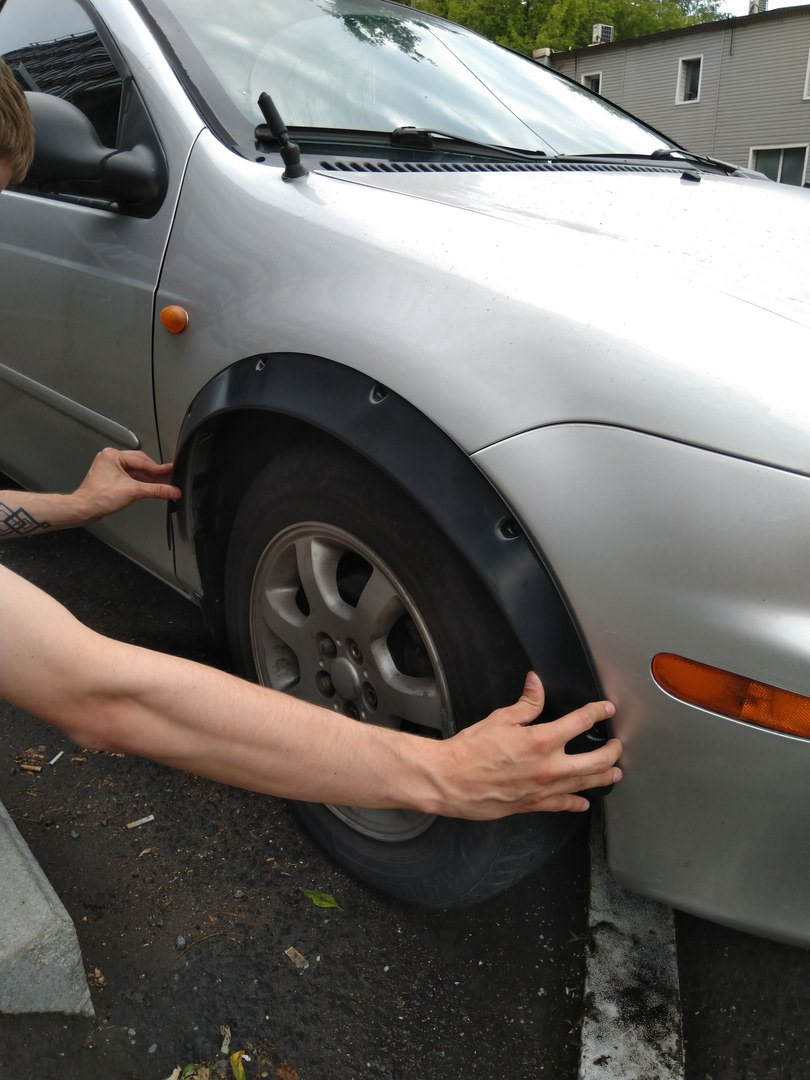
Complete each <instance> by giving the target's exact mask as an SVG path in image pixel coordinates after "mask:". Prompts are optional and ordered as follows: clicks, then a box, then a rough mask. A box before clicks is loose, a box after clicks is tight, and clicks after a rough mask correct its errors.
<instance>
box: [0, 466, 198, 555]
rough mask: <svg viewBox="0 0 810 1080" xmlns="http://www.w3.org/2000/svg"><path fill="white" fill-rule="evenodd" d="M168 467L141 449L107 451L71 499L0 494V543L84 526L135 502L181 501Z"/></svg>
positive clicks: (15, 493)
mask: <svg viewBox="0 0 810 1080" xmlns="http://www.w3.org/2000/svg"><path fill="white" fill-rule="evenodd" d="M171 473H172V466H171V464H167V465H158V463H157V462H156V461H153V460H152V459H151V458H150V457H149V456H148V455H147V454H144V453H143V452H142V451H140V450H113V449H111V448H109V447H108V448H107V449H106V450H102V451H101V452H100V453H98V454H96V457H95V459H94V460H93V464H92V465H91V466H90V470H89V471H88V473H87V476H86V477H85V478H84V480H83V481H82V483H81V484H80V485H79V487H78V488H76V490H75V491H74V492H72V493H70V494H69V495H59V494H39V493H36V492H28V491H0V539H3V540H11V539H15V538H17V537H22V536H32V535H35V534H36V533H43V532H51V531H53V530H54V529H69V528H72V527H73V526H77V525H87V524H89V523H90V522H91V521H97V520H98V519H99V518H101V517H104V516H105V515H106V514H113V513H115V512H116V511H117V510H123V508H124V507H125V506H129V504H130V503H132V502H135V501H136V500H138V499H164V500H168V499H179V498H180V489H179V488H176V487H175V486H174V485H173V484H171V483H170V480H171Z"/></svg>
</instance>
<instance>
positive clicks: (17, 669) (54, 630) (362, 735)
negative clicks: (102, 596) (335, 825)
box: [0, 566, 621, 819]
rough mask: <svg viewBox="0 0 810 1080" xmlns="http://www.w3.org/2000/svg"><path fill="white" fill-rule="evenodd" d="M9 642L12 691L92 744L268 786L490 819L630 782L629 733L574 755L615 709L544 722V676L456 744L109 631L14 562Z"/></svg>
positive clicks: (309, 796) (5, 623)
mask: <svg viewBox="0 0 810 1080" xmlns="http://www.w3.org/2000/svg"><path fill="white" fill-rule="evenodd" d="M0 642H2V643H3V647H2V650H0V695H2V696H3V697H5V698H6V699H7V700H8V701H10V702H11V703H12V704H14V705H17V706H19V707H20V708H23V709H26V710H27V711H28V712H31V713H34V714H35V715H37V716H40V717H42V719H44V720H48V721H49V722H50V723H52V724H53V725H54V726H55V727H58V728H60V729H61V730H63V731H65V732H66V733H67V734H68V735H70V736H71V737H72V738H73V739H75V740H76V741H77V742H78V743H79V744H80V745H83V746H87V747H90V748H95V749H107V750H118V751H123V752H124V753H131V754H139V755H141V756H143V757H148V758H151V759H152V760H154V761H159V762H161V763H163V764H166V765H171V766H174V767H175V768H179V769H185V770H188V771H189V772H193V773H197V774H198V775H200V776H205V777H208V778H210V779H212V780H219V781H221V782H222V783H226V784H234V785H237V786H239V787H244V788H249V789H251V790H254V791H261V792H266V793H267V794H273V795H281V796H284V797H287V798H292V799H303V800H307V801H314V802H322V803H337V804H341V803H342V804H348V805H354V806H371V807H378V808H380V809H386V808H391V807H398V808H401V809H413V810H420V811H422V812H425V813H435V814H443V815H447V816H450V817H466V818H480V819H489V818H498V817H503V816H505V815H507V814H513V813H520V812H526V811H534V810H548V811H559V810H586V809H587V808H588V803H587V801H586V800H585V799H583V798H581V797H580V796H578V795H577V794H576V793H577V792H579V791H585V790H587V789H589V788H594V787H600V786H603V785H605V784H613V783H616V781H617V780H619V779H620V778H621V770H619V769H618V768H616V767H615V762H616V760H617V759H618V757H619V754H620V752H621V744H620V743H619V742H618V740H616V739H611V740H610V741H609V742H608V743H607V744H606V745H605V746H604V747H601V748H600V749H599V750H594V751H590V752H589V753H587V754H575V755H569V754H566V753H565V747H566V744H567V743H568V742H569V741H570V740H571V739H573V738H576V736H578V735H580V734H582V733H583V732H584V731H587V730H588V729H589V728H590V727H592V726H593V724H595V723H596V722H597V721H600V720H604V719H606V718H608V717H610V716H612V715H613V711H614V710H613V706H612V705H611V704H610V703H609V702H604V701H603V702H593V703H591V704H589V705H586V706H583V708H581V709H578V710H576V711H575V712H573V713H569V714H568V715H567V716H565V717H561V718H560V719H559V720H555V721H552V722H550V723H547V724H539V725H536V726H531V722H532V721H533V720H534V719H535V718H536V717H537V716H538V714H539V713H540V712H541V711H542V708H543V689H542V685H541V683H540V681H539V680H538V679H537V677H536V676H534V675H530V676H529V677H528V678H527V683H526V686H525V687H524V691H523V694H522V696H521V697H520V699H519V700H518V701H517V702H515V703H514V704H512V705H510V706H507V707H505V708H503V709H498V710H496V712H494V713H491V714H490V715H489V716H488V717H486V718H485V719H484V720H482V721H480V722H479V723H477V724H473V725H472V726H471V727H469V728H465V729H464V730H463V731H461V732H460V733H459V734H457V735H455V736H454V737H453V738H451V739H448V740H445V741H444V742H441V741H438V740H433V739H426V738H421V737H419V736H416V735H408V734H403V733H401V732H398V731H392V730H390V729H387V728H381V727H374V726H371V725H366V724H361V723H359V722H358V721H356V720H351V719H349V718H348V717H346V716H343V715H342V714H340V713H336V712H332V711H329V710H327V709H321V708H318V707H317V706H315V705H311V704H308V703H307V702H303V701H298V700H297V699H294V698H291V697H288V696H287V695H284V694H279V693H277V692H275V691H272V690H268V689H264V688H261V687H258V686H255V685H253V684H252V683H247V682H244V681H242V680H240V679H236V678H234V677H233V676H231V675H227V674H225V673H224V672H221V671H217V670H216V669H214V668H209V667H204V666H202V665H200V664H195V663H192V662H190V661H187V660H182V659H179V658H177V657H171V656H165V655H163V654H162V653H154V652H150V651H148V650H146V649H140V648H137V647H135V646H132V645H126V644H124V643H122V642H118V641H113V640H110V639H108V638H105V637H102V636H101V635H99V634H96V633H94V632H93V631H91V630H89V629H88V628H87V627H85V626H83V625H82V624H81V623H79V622H77V620H76V619H74V618H73V616H72V615H70V614H69V613H68V612H67V611H66V610H65V609H64V608H63V607H62V606H61V605H60V604H58V603H57V602H56V601H55V600H53V599H51V597H49V596H47V595H46V594H45V593H43V592H41V590H39V589H37V588H35V587H34V586H33V585H30V584H29V583H28V582H26V581H24V580H23V579H22V578H19V577H17V575H15V574H13V573H11V571H9V570H6V569H5V568H4V567H2V566H0Z"/></svg>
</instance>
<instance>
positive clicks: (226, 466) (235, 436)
mask: <svg viewBox="0 0 810 1080" xmlns="http://www.w3.org/2000/svg"><path fill="white" fill-rule="evenodd" d="M313 440H320V441H324V442H329V441H337V440H332V439H331V437H330V436H329V435H326V434H324V432H322V431H320V430H319V429H318V428H315V427H313V426H312V425H311V424H308V423H306V422H305V421H302V420H297V419H295V418H293V417H289V416H281V415H279V414H277V413H271V412H268V411H267V410H266V409H254V410H245V411H239V412H229V413H226V414H225V415H224V416H221V417H216V418H214V419H213V420H212V421H211V423H210V424H208V425H207V426H206V427H205V428H203V429H202V430H200V431H199V432H198V433H196V434H195V437H194V444H195V445H194V447H193V452H192V455H191V460H192V462H193V466H192V469H193V471H192V475H191V490H192V498H191V500H190V502H191V506H192V513H193V526H192V536H193V541H194V548H195V552H196V557H197V566H198V570H199V574H200V579H201V581H202V584H203V595H202V611H203V616H204V618H205V621H206V625H207V626H208V627H209V629H210V630H211V631H212V632H213V633H214V634H215V635H216V636H217V637H218V638H220V639H223V638H224V636H225V629H224V611H223V590H224V579H225V558H226V554H227V550H228V540H229V538H230V535H231V527H232V525H233V520H234V517H235V515H236V511H237V509H238V507H239V505H240V503H241V502H242V500H243V498H244V496H245V493H246V492H247V490H248V488H249V487H250V485H251V484H252V483H253V481H254V480H255V479H256V477H257V476H258V474H259V472H261V470H262V469H263V468H264V467H265V466H266V465H268V464H269V462H271V461H272V459H273V457H274V456H275V455H276V454H277V453H278V452H279V450H280V449H281V448H283V447H289V446H293V445H296V444H298V443H305V442H312V441H313ZM203 523H205V528H203Z"/></svg>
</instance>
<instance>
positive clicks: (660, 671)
mask: <svg viewBox="0 0 810 1080" xmlns="http://www.w3.org/2000/svg"><path fill="white" fill-rule="evenodd" d="M652 673H653V678H654V679H655V681H656V682H657V683H658V685H659V686H660V687H661V688H662V689H663V690H666V691H667V693H668V694H672V696H673V697H676V698H680V699H681V701H685V702H687V703H688V704H689V705H698V706H700V708H702V709H711V711H712V712H716V713H720V714H721V715H723V716H730V717H732V719H734V720H744V721H745V722H746V723H748V724H758V725H759V726H760V727H766V728H771V729H772V730H773V731H782V732H784V733H785V734H787V735H800V736H802V737H803V738H810V698H806V697H802V696H801V694H793V693H791V692H790V691H789V690H780V689H779V688H778V687H777V686H768V684H767V683H761V682H756V681H755V680H754V679H747V678H746V677H745V676H744V675H735V674H733V672H731V671H723V670H722V669H721V668H716V667H709V665H708V664H699V663H698V662H697V660H687V659H686V657H685V656H675V655H673V654H672V653H658V655H657V656H656V657H655V658H654V660H653V662H652Z"/></svg>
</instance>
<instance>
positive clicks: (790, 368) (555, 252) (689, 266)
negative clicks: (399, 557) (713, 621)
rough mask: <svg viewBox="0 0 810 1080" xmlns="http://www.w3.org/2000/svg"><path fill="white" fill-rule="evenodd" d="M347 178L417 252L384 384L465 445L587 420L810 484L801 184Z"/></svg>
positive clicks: (386, 226) (676, 174)
mask: <svg viewBox="0 0 810 1080" xmlns="http://www.w3.org/2000/svg"><path fill="white" fill-rule="evenodd" d="M348 180H349V184H350V186H351V187H352V188H353V189H354V191H355V192H357V193H358V194H359V192H358V189H357V187H356V186H355V185H358V184H362V185H365V186H366V192H367V194H366V197H365V202H366V211H367V221H373V222H374V226H373V227H374V232H375V237H376V238H377V240H378V241H379V240H380V238H381V237H383V235H384V234H385V233H386V232H389V231H390V234H391V236H392V237H394V239H392V241H391V243H393V244H396V245H398V249H399V248H401V246H402V245H403V244H406V245H407V246H408V248H409V250H410V251H411V252H412V259H413V263H414V267H415V269H414V277H415V279H416V286H415V289H417V290H418V293H417V294H418V301H416V302H417V303H418V311H419V322H418V324H417V325H420V326H422V327H424V328H425V333H424V336H423V340H422V341H421V342H420V347H419V348H418V349H417V350H416V352H417V355H418V356H419V363H418V364H417V365H415V364H414V363H413V362H412V361H413V356H411V357H408V356H406V355H405V354H404V353H403V355H402V356H401V357H397V356H396V355H395V354H393V355H392V360H391V362H390V370H385V369H381V370H380V372H379V376H380V378H381V379H382V380H383V381H386V380H388V381H389V385H392V387H394V388H397V389H399V390H400V392H401V393H403V394H404V395H405V396H407V397H408V398H409V399H410V400H412V401H413V402H414V403H415V404H417V405H418V406H419V407H420V408H423V409H424V410H425V411H426V412H428V413H429V414H430V415H433V416H434V417H435V418H436V420H437V421H438V422H439V423H440V424H441V425H442V426H443V427H444V428H445V429H446V430H450V431H453V432H454V433H455V435H456V438H457V439H458V440H459V442H460V443H461V445H463V446H464V447H465V448H466V449H467V450H468V451H470V452H475V451H476V450H478V449H482V448H483V447H484V446H487V445H490V444H492V443H494V442H497V441H500V440H502V439H504V438H508V437H510V436H511V435H515V434H518V433H519V432H521V431H526V430H529V429H531V428H536V427H540V426H548V425H553V424H561V423H598V424H609V425H615V426H621V427H625V428H635V429H637V430H643V431H647V432H654V433H656V434H658V435H660V436H662V437H664V438H669V439H674V440H677V441H682V442H685V443H690V444H692V445H696V446H702V447H705V448H708V449H714V450H717V451H720V452H722V453H724V454H730V455H733V456H737V457H742V458H747V459H749V460H753V461H757V462H760V463H763V464H768V465H775V466H778V467H781V468H786V469H790V470H795V471H799V472H803V473H807V474H810V416H808V412H807V409H806V406H805V403H806V401H807V395H808V392H810V373H809V372H808V365H807V356H808V354H810V332H809V331H810V275H808V273H807V268H806V253H807V251H808V250H810V192H808V191H804V190H802V189H797V188H787V187H784V186H782V185H778V184H774V183H771V182H769V181H765V180H759V179H753V178H750V177H745V176H738V177H727V176H722V175H716V174H710V173H701V172H698V171H697V170H695V169H693V168H691V167H690V168H686V167H684V168H678V169H671V168H660V167H659V166H656V165H650V166H649V167H646V168H644V169H642V168H638V169H633V168H626V167H620V166H613V167H610V168H604V167H603V168H598V167H594V168H592V169H584V168H580V169H573V168H570V167H568V168H567V169H565V170H563V169H559V170H554V169H550V170H548V171H545V170H543V171H539V170H538V171H528V170H527V171H520V170H516V171H514V172H508V171H502V170H500V169H498V168H497V167H494V168H493V170H492V171H483V170H482V171H469V172H468V171H458V170H456V171H452V172H450V171H435V172H433V171H427V172H425V171H423V170H421V169H420V171H418V172H404V171H403V172H398V171H397V172H386V173H371V172H359V173H357V174H355V175H352V176H351V177H350V178H348ZM370 188H374V189H375V191H373V192H372V191H371V190H369V189H370ZM402 196H410V197H411V199H412V200H413V201H412V202H410V201H408V200H406V201H403V199H402ZM390 199H396V205H395V204H394V203H393V202H391V203H390V204H389V205H388V206H387V207H385V206H382V205H381V204H380V200H383V201H386V200H390ZM362 201H363V200H362V198H361V202H362ZM420 206H421V207H422V210H421V211H419V210H418V207H420ZM451 208H452V210H451ZM403 236H405V237H407V239H405V240H404V239H403ZM376 263H377V265H378V264H379V256H378V257H377V260H376ZM378 276H379V277H380V281H381V282H382V281H383V280H384V278H383V276H382V275H378ZM404 278H405V272H404V271H403V273H402V280H403V281H404ZM367 288H368V291H369V295H371V294H373V293H374V291H375V289H377V288H378V286H376V285H375V283H374V282H372V281H370V282H369V284H368V286H367ZM379 288H380V289H381V288H382V284H381V285H380V286H379ZM451 298H452V299H451ZM382 303H384V301H383V300H382V299H381V298H380V300H379V301H378V304H382ZM451 305H452V306H451ZM389 307H390V303H389ZM448 312H450V315H448ZM391 324H392V329H391V339H393V338H394V337H395V336H396V335H397V333H398V331H397V327H396V323H395V315H392V318H391ZM399 336H401V333H400V335H399ZM410 344H411V346H413V341H411V342H410ZM436 370H439V371H441V373H442V383H441V393H440V395H439V394H437V391H436V384H435V380H432V379H431V378H430V373H431V372H433V371H436Z"/></svg>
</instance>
